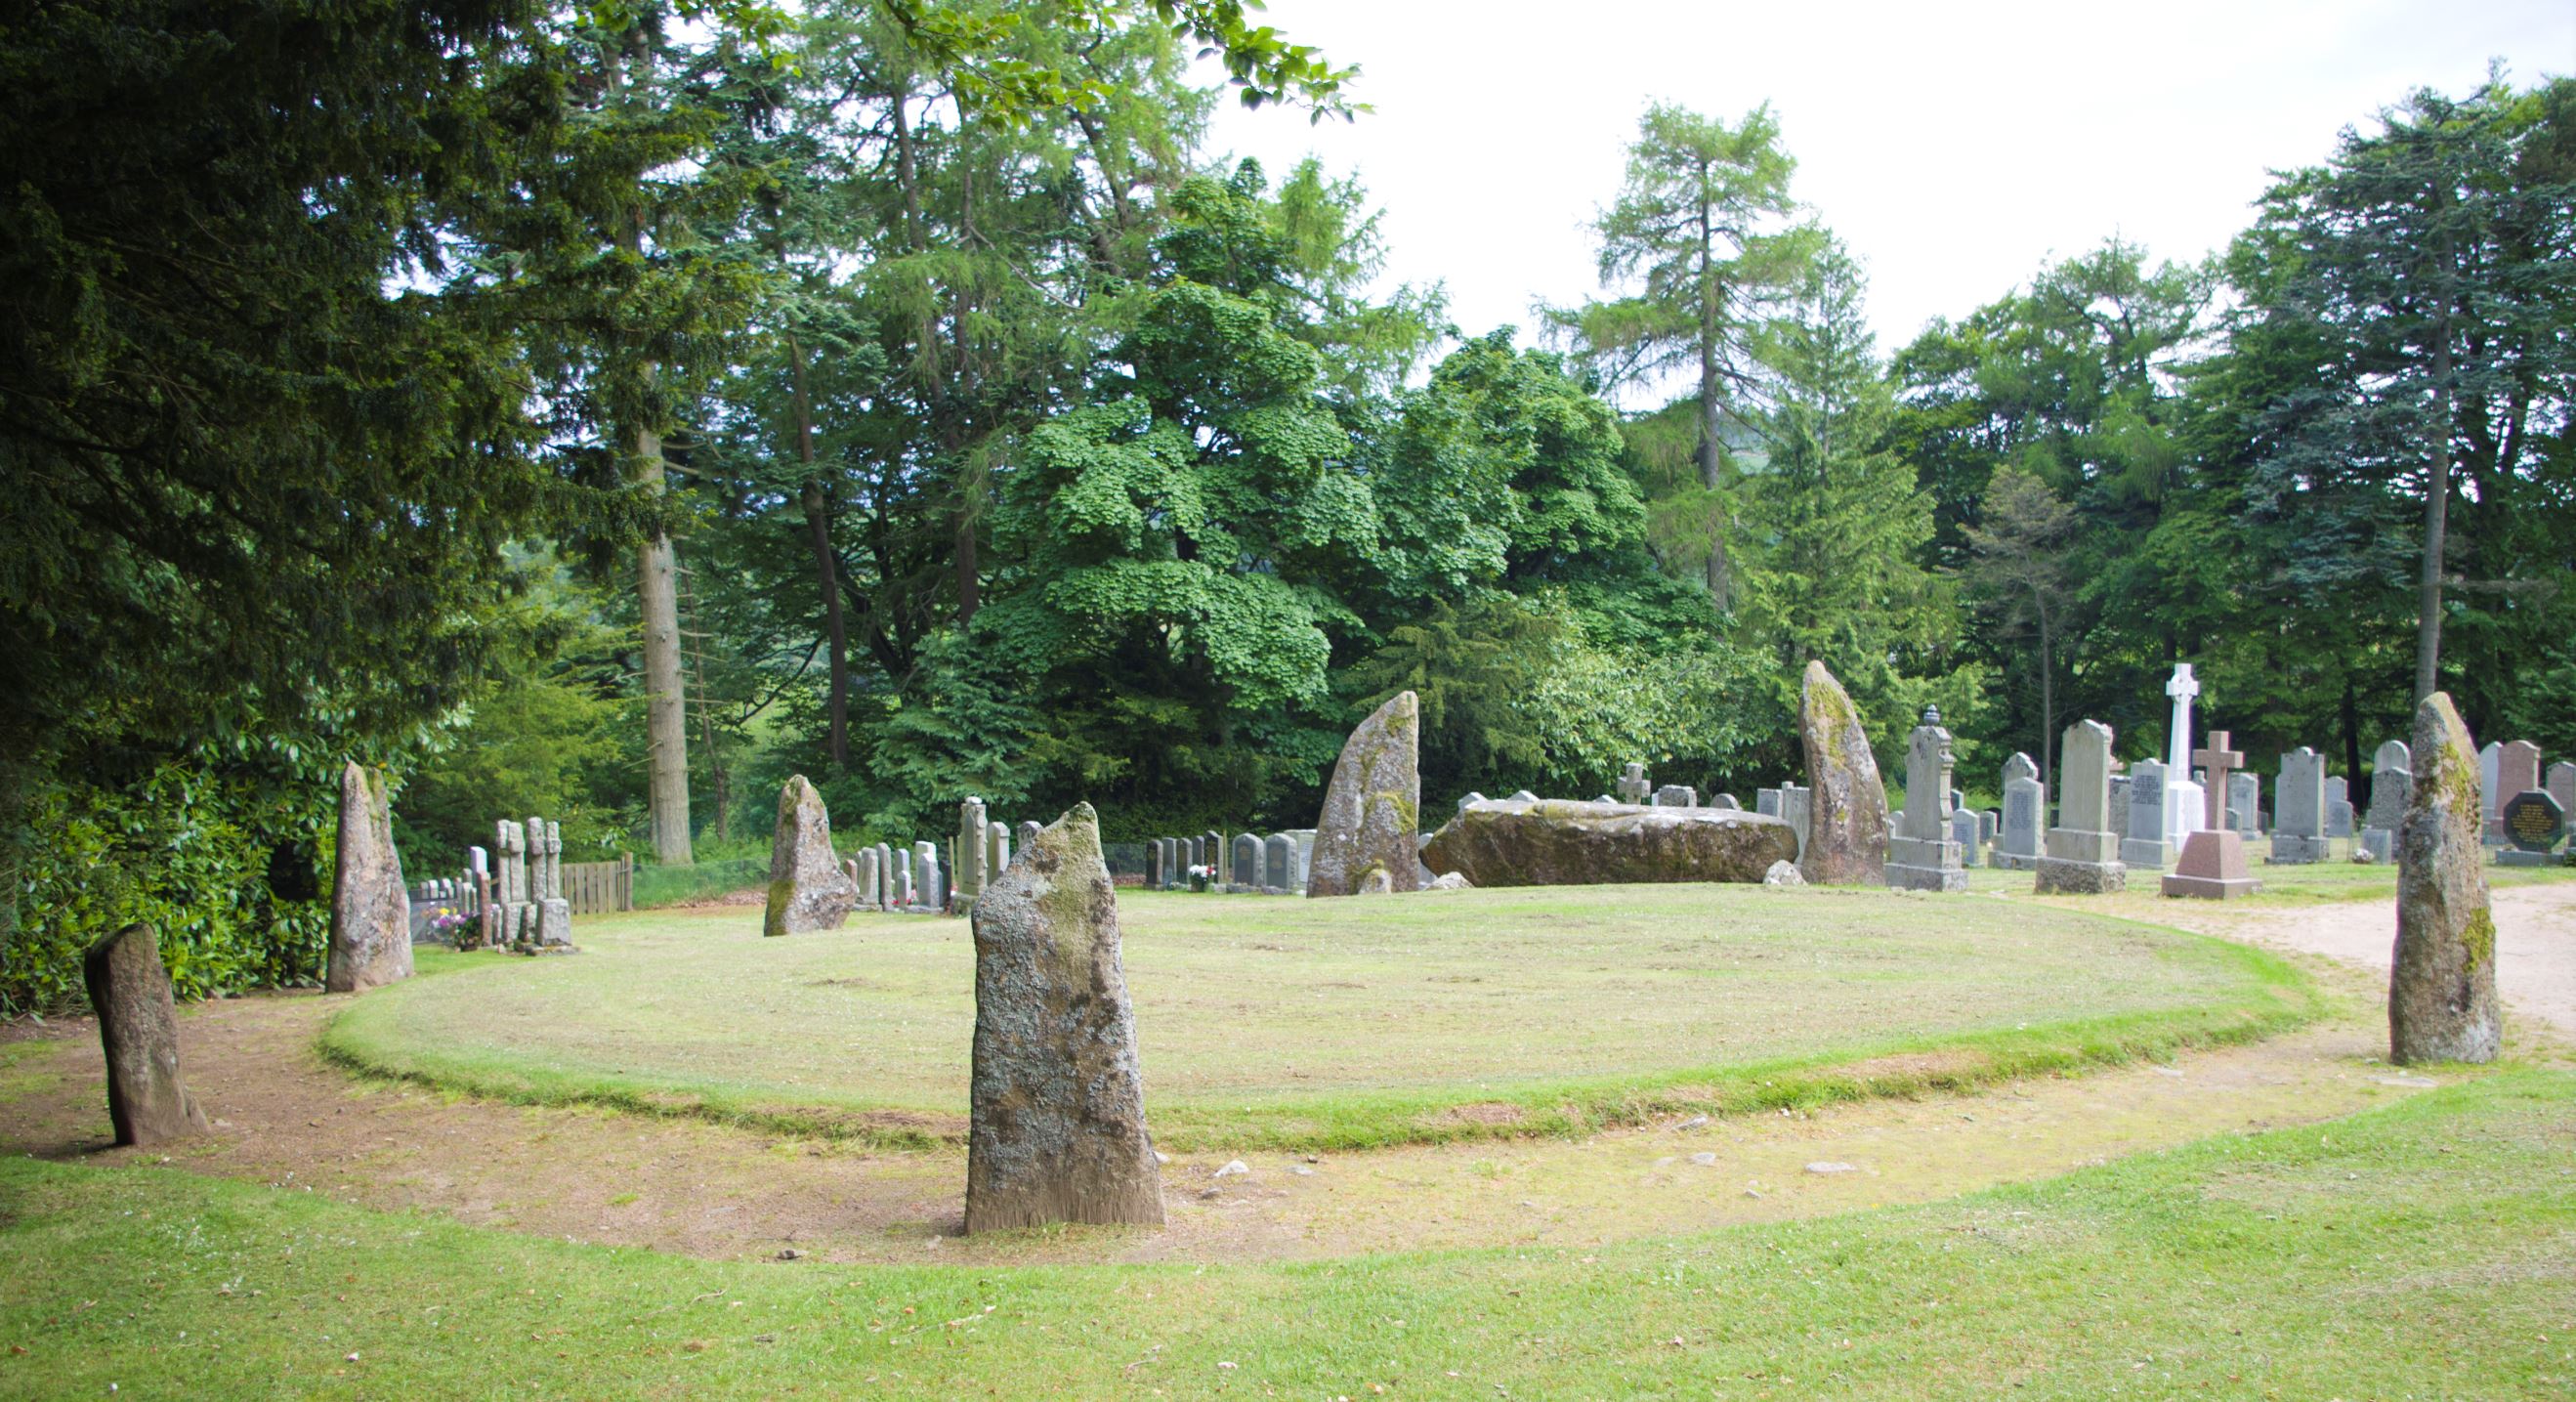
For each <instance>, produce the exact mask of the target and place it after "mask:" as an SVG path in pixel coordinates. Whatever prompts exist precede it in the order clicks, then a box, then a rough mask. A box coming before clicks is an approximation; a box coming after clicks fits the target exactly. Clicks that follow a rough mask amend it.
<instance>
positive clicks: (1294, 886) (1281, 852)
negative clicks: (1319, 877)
mask: <svg viewBox="0 0 2576 1402" xmlns="http://www.w3.org/2000/svg"><path fill="white" fill-rule="evenodd" d="M1261 879H1262V881H1263V883H1264V884H1263V886H1262V890H1263V891H1264V892H1265V893H1266V894H1269V895H1274V896H1293V895H1295V894H1297V893H1298V892H1299V891H1302V890H1304V889H1305V883H1303V882H1302V881H1300V880H1299V879H1298V873H1297V839H1295V838H1293V837H1290V836H1289V835H1288V834H1286V833H1284V832H1274V833H1272V834H1271V835H1270V839H1269V840H1268V841H1266V842H1264V843H1262V844H1261Z"/></svg>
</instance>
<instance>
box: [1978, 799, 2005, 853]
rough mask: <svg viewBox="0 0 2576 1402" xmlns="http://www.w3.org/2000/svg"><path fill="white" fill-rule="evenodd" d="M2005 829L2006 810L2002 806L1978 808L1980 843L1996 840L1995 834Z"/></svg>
mask: <svg viewBox="0 0 2576 1402" xmlns="http://www.w3.org/2000/svg"><path fill="white" fill-rule="evenodd" d="M2003 830H2004V810H2002V809H2000V808H1980V809H1978V810H1977V841H1978V843H1979V844H1980V845H1983V844H1987V843H1991V842H1993V841H1994V840H1995V834H1997V833H2000V832H2002V831H2003Z"/></svg>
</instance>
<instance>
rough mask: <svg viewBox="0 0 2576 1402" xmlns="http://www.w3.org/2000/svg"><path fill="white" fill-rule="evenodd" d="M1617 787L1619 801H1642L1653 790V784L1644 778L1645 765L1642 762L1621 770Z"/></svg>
mask: <svg viewBox="0 0 2576 1402" xmlns="http://www.w3.org/2000/svg"><path fill="white" fill-rule="evenodd" d="M1617 788H1618V791H1619V801H1620V802H1621V803H1644V802H1645V801H1646V796H1647V795H1649V794H1651V793H1653V792H1654V791H1655V786H1654V785H1653V784H1652V783H1651V782H1649V781H1648V780H1647V778H1646V766H1644V765H1642V764H1632V765H1629V766H1628V767H1627V768H1626V769H1624V770H1621V771H1620V773H1619V783H1618V785H1617Z"/></svg>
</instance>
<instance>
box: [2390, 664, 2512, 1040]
mask: <svg viewBox="0 0 2576 1402" xmlns="http://www.w3.org/2000/svg"><path fill="white" fill-rule="evenodd" d="M2412 754H2413V762H2414V770H2415V774H2414V793H2413V795H2412V796H2411V797H2410V798H2409V800H2408V802H2407V806H2406V818H2405V825H2404V826H2403V827H2401V828H2400V829H2399V830H2398V833H2397V955H2396V959H2395V961H2394V967H2392V968H2391V969H2390V971H2389V977H2388V1049H2389V1059H2390V1060H2391V1061H2396V1062H2399V1063H2408V1062H2418V1061H2493V1060H2495V1058H2496V1052H2497V1051H2498V1050H2499V1049H2500V1047H2501V1046H2502V1044H2503V1041H2504V1028H2503V1024H2502V1022H2501V1021H2500V1019H2499V1018H2498V1016H2497V1011H2496V985H2495V942H2496V941H2495V920H2494V918H2493V917H2492V916H2491V915H2490V914H2489V913H2488V911H2487V873H2486V853H2485V851H2484V849H2483V848H2482V846H2481V845H2480V842H2479V837H2480V834H2481V833H2482V832H2483V830H2484V827H2485V823H2484V814H2483V812H2482V811H2481V806H2480V801H2479V794H2478V778H2479V775H2478V753H2477V751H2476V750H2475V749H2472V748H2471V747H2470V743H2469V728H2468V727H2467V726H2465V725H2463V724H2461V723H2460V713H2459V712H2458V711H2457V710H2454V709H2453V708H2452V706H2451V697H2450V694H2449V693H2448V692H2441V691H2437V692H2434V693H2433V694H2432V695H2430V696H2427V697H2425V698H2424V704H2423V705H2421V706H2419V707H2417V708H2416V710H2415V744H2414V747H2413V751H2412Z"/></svg>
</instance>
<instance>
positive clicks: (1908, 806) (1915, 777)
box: [1887, 706, 2010, 891]
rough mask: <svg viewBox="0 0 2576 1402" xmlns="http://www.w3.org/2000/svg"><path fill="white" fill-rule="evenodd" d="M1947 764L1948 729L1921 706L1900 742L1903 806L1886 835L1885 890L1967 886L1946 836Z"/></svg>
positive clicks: (1929, 709)
mask: <svg viewBox="0 0 2576 1402" xmlns="http://www.w3.org/2000/svg"><path fill="white" fill-rule="evenodd" d="M1950 765H1951V755H1950V732H1949V731H1947V730H1944V729H1942V728H1941V711H1940V708H1939V707H1936V706H1926V707H1924V708H1923V723H1922V724H1921V725H1918V726H1916V727H1914V733H1913V735H1912V736H1911V737H1910V738H1909V739H1908V741H1907V743H1906V747H1905V811H1904V812H1903V813H1902V814H1901V815H1899V817H1898V819H1897V822H1896V831H1895V832H1894V833H1892V834H1891V835H1890V836H1889V837H1888V839H1887V885H1888V888H1889V889H1890V890H1897V891H1964V890H1966V889H1968V873H1967V872H1966V871H1965V870H1963V869H1962V868H1961V867H1960V864H1959V863H1960V851H1959V844H1957V843H1955V842H1952V841H1951V840H1950V814H1949V808H1950ZM2006 826H2007V828H2009V826H2010V824H2009V823H2007V824H2006Z"/></svg>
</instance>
